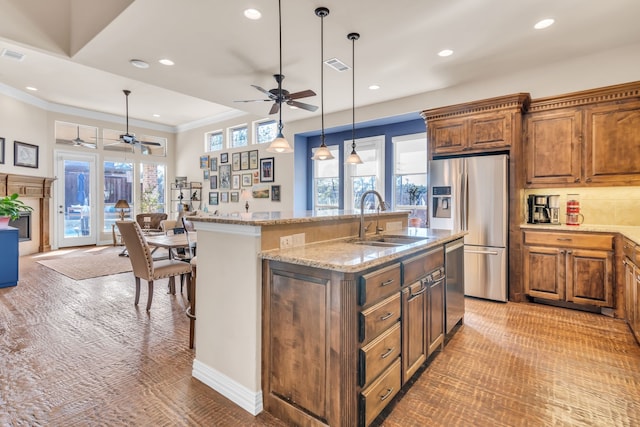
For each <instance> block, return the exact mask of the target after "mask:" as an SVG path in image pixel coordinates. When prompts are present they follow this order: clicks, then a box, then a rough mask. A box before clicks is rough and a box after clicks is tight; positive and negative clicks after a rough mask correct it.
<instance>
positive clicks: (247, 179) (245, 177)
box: [242, 173, 253, 187]
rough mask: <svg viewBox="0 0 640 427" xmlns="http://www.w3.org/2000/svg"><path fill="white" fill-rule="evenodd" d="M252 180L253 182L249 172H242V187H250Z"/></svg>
mask: <svg viewBox="0 0 640 427" xmlns="http://www.w3.org/2000/svg"><path fill="white" fill-rule="evenodd" d="M252 182H253V179H252V178H251V174H250V173H243V174H242V186H243V187H251V184H252Z"/></svg>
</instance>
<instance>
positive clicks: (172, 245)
mask: <svg viewBox="0 0 640 427" xmlns="http://www.w3.org/2000/svg"><path fill="white" fill-rule="evenodd" d="M145 240H146V241H147V244H148V245H149V246H153V247H155V248H165V249H168V250H169V259H171V258H172V253H173V251H172V249H179V248H188V247H189V243H191V246H194V247H195V245H196V243H197V242H198V233H197V232H194V231H190V232H189V240H187V234H186V233H179V234H157V235H151V236H145Z"/></svg>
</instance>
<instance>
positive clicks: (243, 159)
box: [240, 151, 249, 171]
mask: <svg viewBox="0 0 640 427" xmlns="http://www.w3.org/2000/svg"><path fill="white" fill-rule="evenodd" d="M247 169H249V152H248V151H243V152H242V153H240V170H243V171H244V170H247Z"/></svg>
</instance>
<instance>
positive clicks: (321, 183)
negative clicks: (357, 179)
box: [312, 145, 340, 210]
mask: <svg viewBox="0 0 640 427" xmlns="http://www.w3.org/2000/svg"><path fill="white" fill-rule="evenodd" d="M327 148H328V149H329V151H330V152H331V154H332V155H333V157H334V158H333V159H332V160H315V161H314V162H313V209H314V210H326V209H339V208H340V200H339V198H340V176H339V175H340V166H339V157H340V156H339V154H340V153H339V149H340V148H339V147H338V146H337V145H331V146H328V147H327ZM316 150H317V148H314V149H313V150H312V151H313V152H314V153H315V151H316Z"/></svg>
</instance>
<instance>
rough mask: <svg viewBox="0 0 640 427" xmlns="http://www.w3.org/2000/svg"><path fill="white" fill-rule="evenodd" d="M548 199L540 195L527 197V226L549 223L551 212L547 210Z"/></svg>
mask: <svg viewBox="0 0 640 427" xmlns="http://www.w3.org/2000/svg"><path fill="white" fill-rule="evenodd" d="M548 197H549V196H546V195H540V194H530V195H529V197H528V198H527V207H528V215H527V222H528V223H529V224H549V223H551V212H550V210H549V204H548V202H549V200H548ZM558 215H559V212H558Z"/></svg>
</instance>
